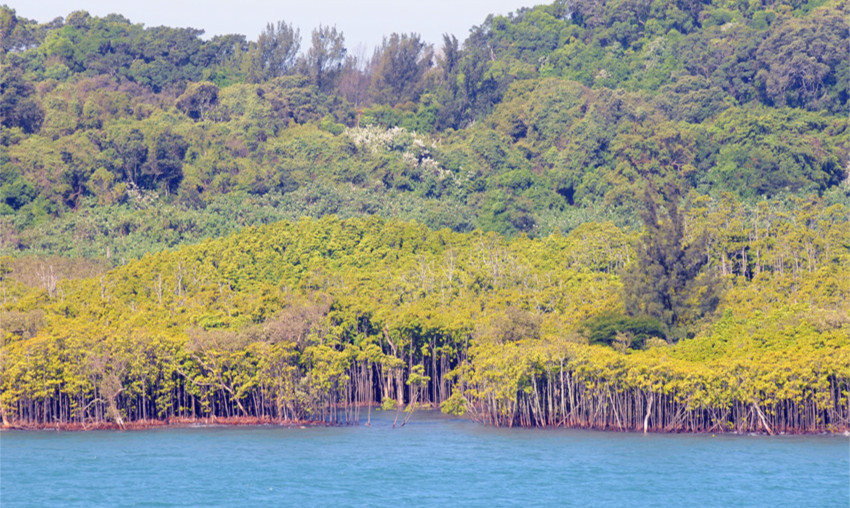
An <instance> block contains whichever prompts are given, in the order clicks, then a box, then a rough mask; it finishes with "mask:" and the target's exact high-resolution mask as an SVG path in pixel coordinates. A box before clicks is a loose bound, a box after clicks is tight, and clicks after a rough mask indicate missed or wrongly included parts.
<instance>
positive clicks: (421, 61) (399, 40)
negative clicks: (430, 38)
mask: <svg viewBox="0 0 850 508" xmlns="http://www.w3.org/2000/svg"><path fill="white" fill-rule="evenodd" d="M376 58H377V62H376V67H375V73H374V75H373V77H372V95H373V97H374V98H375V100H376V101H377V102H380V103H383V104H398V103H403V102H408V101H415V100H417V99H418V98H419V95H420V94H421V93H422V87H423V84H424V83H423V78H424V76H425V73H426V72H427V71H428V69H430V68H431V63H432V60H433V51H432V50H431V47H430V45H428V44H427V43H425V42H424V41H423V40H421V39H420V38H419V35H418V34H401V35H399V34H397V33H394V34H392V35H390V37H389V38H385V39H384V42H383V44H382V46H381V48H380V49H379V53H378V54H377V55H376Z"/></svg>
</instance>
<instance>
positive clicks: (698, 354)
mask: <svg viewBox="0 0 850 508" xmlns="http://www.w3.org/2000/svg"><path fill="white" fill-rule="evenodd" d="M845 12H846V2H845V1H827V2H823V1H819V0H815V1H812V2H809V3H800V2H776V3H772V4H769V5H766V4H759V3H748V4H745V3H740V2H739V3H728V2H721V1H717V2H699V1H695V2H680V1H665V0H657V1H654V2H648V1H632V0H623V1H592V0H586V1H579V2H575V3H566V2H561V1H558V2H555V3H554V4H551V5H542V6H537V7H534V8H529V9H522V10H520V11H519V12H516V13H513V14H511V15H508V16H490V17H488V18H487V19H486V20H484V22H483V23H482V24H481V25H479V26H476V27H473V28H472V29H471V30H470V33H469V36H468V37H467V38H466V39H465V40H463V41H459V40H458V39H457V38H455V37H454V36H451V35H447V36H446V37H444V40H443V43H442V45H441V46H439V47H432V46H430V45H428V44H426V43H424V42H423V41H422V40H421V39H420V38H419V37H418V36H417V35H415V34H392V35H390V36H388V37H387V38H386V39H385V41H384V43H383V45H382V46H381V47H380V48H377V49H376V51H375V52H374V54H373V55H372V56H370V57H368V58H365V59H364V58H361V57H355V56H352V55H350V54H348V52H347V50H346V45H345V38H344V34H342V33H340V32H339V31H337V30H336V29H335V28H333V27H327V26H320V27H317V28H315V29H313V30H312V31H311V32H310V33H309V34H308V33H307V32H305V33H304V34H302V33H301V32H300V30H299V29H297V28H295V27H293V26H291V25H290V24H287V23H286V22H285V21H280V22H278V21H275V22H271V23H269V25H268V26H267V27H266V29H265V30H264V31H263V33H262V34H261V35H260V37H259V38H258V40H257V41H248V40H246V39H245V37H243V36H239V35H229V36H220V37H213V38H210V39H204V38H203V37H202V33H201V32H200V31H198V30H193V29H175V28H168V27H144V26H142V25H138V24H133V23H132V22H131V21H129V20H127V19H125V18H123V17H121V16H119V15H112V16H108V17H105V18H96V17H92V16H89V15H88V14H87V13H85V12H74V13H71V14H70V15H68V16H67V17H66V18H57V19H56V20H54V21H52V22H50V23H47V24H38V23H35V22H33V21H30V20H27V19H23V18H19V17H17V15H16V14H15V12H14V11H13V10H12V9H10V8H8V7H2V8H0V143H2V148H3V149H2V151H0V340H2V343H0V416H2V417H3V420H4V424H5V423H6V422H7V421H9V422H11V423H12V424H24V425H30V424H32V425H44V424H47V423H50V424H53V423H57V424H67V425H71V424H73V425H81V426H87V425H89V424H92V423H96V424H100V423H103V422H105V421H110V422H113V423H114V424H115V425H119V426H122V425H124V422H125V421H127V420H151V419H158V420H166V419H169V418H206V417H228V416H239V417H248V418H256V419H259V420H263V421H266V420H268V419H274V420H276V421H284V420H293V421H294V420H305V419H309V420H321V421H331V422H343V421H348V422H350V421H358V420H360V408H363V407H366V406H369V407H371V404H372V403H379V404H383V405H384V406H385V407H387V408H391V407H398V408H404V407H407V408H410V409H413V408H415V407H416V406H417V405H418V404H420V403H423V402H425V403H431V404H435V405H437V404H439V405H441V407H443V409H444V410H446V411H452V412H466V413H468V414H471V415H472V416H474V417H475V418H477V419H479V420H481V421H485V422H488V423H491V424H496V425H525V426H559V425H567V426H589V427H596V428H608V429H611V428H616V429H621V430H625V429H641V428H643V429H644V430H647V429H652V430H659V431H663V430H667V431H670V430H675V431H679V430H688V431H711V432H719V431H724V430H735V431H740V432H749V431H763V432H767V433H774V432H825V431H842V430H847V429H848V428H850V400H849V399H848V393H850V360H848V359H850V340H848V337H850V317H848V315H849V314H848V312H847V310H848V308H850V307H848V306H850V303H848V302H850V279H848V277H847V276H846V275H847V273H848V272H850V240H848V239H850V220H848V213H850V207H848V206H849V205H850V199H849V198H850V187H849V186H850V180H848V173H847V172H848V169H850V166H848V149H850V140H849V139H848V136H850V132H848V119H847V114H846V113H847V106H848V104H847V103H848V89H847V87H848V84H850V62H848V60H849V59H848V56H847V51H846V34H847V33H848V23H847V18H846V16H845V15H844V13H845ZM67 279H71V280H67ZM367 418H368V416H367Z"/></svg>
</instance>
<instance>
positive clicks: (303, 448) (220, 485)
mask: <svg viewBox="0 0 850 508" xmlns="http://www.w3.org/2000/svg"><path fill="white" fill-rule="evenodd" d="M373 415H374V413H373ZM391 416H392V415H389V416H379V417H378V418H377V419H375V418H374V417H373V425H372V427H366V426H359V427H337V428H306V429H297V428H295V429H290V428H281V427H273V426H268V427H226V428H225V427H207V428H172V429H155V430H147V431H132V432H111V431H103V432H87V433H67V432H66V433H57V432H4V433H2V435H0V505H2V507H3V508H12V507H20V506H34V507H35V506H38V507H41V506H85V507H89V506H258V505H267V506H441V507H449V506H502V505H511V506H569V505H572V506H664V507H667V506H771V507H772V506H795V507H798V506H816V507H829V506H836V507H842V508H846V507H847V506H848V504H850V440H848V438H846V437H835V436H815V437H783V436H780V437H773V438H768V437H762V436H717V437H712V436H710V435H696V436H695V435H643V434H631V433H629V434H624V433H613V432H611V433H606V432H593V431H579V430H522V429H512V430H511V429H493V428H488V427H483V426H480V425H477V424H474V423H471V422H468V421H465V420H461V419H453V418H450V417H446V416H443V415H440V414H438V413H433V412H419V413H417V414H416V415H414V417H413V419H412V420H411V421H410V422H409V423H408V424H407V426H405V427H403V428H400V429H399V428H397V429H392V428H391V424H392V417H391Z"/></svg>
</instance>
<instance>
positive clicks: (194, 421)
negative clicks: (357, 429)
mask: <svg viewBox="0 0 850 508" xmlns="http://www.w3.org/2000/svg"><path fill="white" fill-rule="evenodd" d="M264 425H276V426H280V427H327V426H332V424H331V423H328V422H323V421H318V420H281V419H276V418H258V417H254V416H230V417H215V416H211V417H207V418H186V417H181V418H168V419H166V420H134V421H128V422H124V423H123V424H118V423H116V422H105V421H100V422H53V423H39V422H21V421H11V422H8V423H3V424H2V425H0V430H55V431H65V432H76V431H89V430H147V429H153V428H158V427H217V426H234V427H247V426H264Z"/></svg>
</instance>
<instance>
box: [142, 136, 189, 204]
mask: <svg viewBox="0 0 850 508" xmlns="http://www.w3.org/2000/svg"><path fill="white" fill-rule="evenodd" d="M188 148H189V144H188V143H187V142H186V140H185V139H183V136H181V135H179V134H175V133H172V132H171V131H168V130H166V131H165V132H163V133H162V134H160V135H159V136H158V137H157V138H156V140H155V141H154V145H153V154H152V155H153V157H151V158H150V160H149V161H148V164H147V165H146V166H145V168H144V170H143V173H142V181H141V182H139V186H140V187H144V188H148V189H153V188H158V189H160V190H162V191H164V192H165V194H166V195H168V194H173V193H174V192H176V191H177V188H178V187H179V186H180V182H181V181H183V157H185V156H186V150H188Z"/></svg>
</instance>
